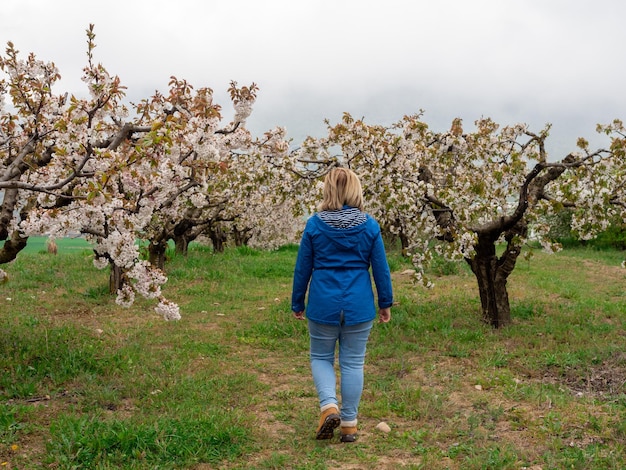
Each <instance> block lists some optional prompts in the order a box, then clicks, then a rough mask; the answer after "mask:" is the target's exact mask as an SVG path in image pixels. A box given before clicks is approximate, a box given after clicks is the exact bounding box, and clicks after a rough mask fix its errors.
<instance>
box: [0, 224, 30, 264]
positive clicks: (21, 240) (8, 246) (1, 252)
mask: <svg viewBox="0 0 626 470" xmlns="http://www.w3.org/2000/svg"><path fill="white" fill-rule="evenodd" d="M27 242H28V237H24V236H22V235H20V233H19V232H18V231H17V230H16V231H14V232H13V233H12V234H11V238H10V239H8V240H5V242H4V245H3V246H2V248H0V264H5V263H8V262H10V261H13V260H14V259H15V258H17V254H18V253H19V252H20V251H22V250H23V249H24V248H26V243H27Z"/></svg>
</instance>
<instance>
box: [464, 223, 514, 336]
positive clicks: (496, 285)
mask: <svg viewBox="0 0 626 470" xmlns="http://www.w3.org/2000/svg"><path fill="white" fill-rule="evenodd" d="M520 225H523V226H522V227H516V228H515V229H516V230H512V231H510V232H508V233H507V236H506V237H505V238H506V240H507V246H506V248H505V250H504V253H503V254H502V256H501V257H500V258H498V256H497V255H496V244H495V242H496V240H494V239H493V238H492V237H487V236H483V237H480V236H479V238H478V244H477V245H476V255H475V256H474V258H472V259H466V261H467V263H468V264H469V265H470V267H471V268H472V272H473V273H474V275H475V276H476V280H477V282H478V291H479V293H480V304H481V307H482V314H483V320H484V321H485V322H487V323H489V324H490V325H491V326H493V327H494V328H500V327H502V326H506V325H508V324H510V323H511V307H510V304H509V293H508V291H507V288H506V283H507V279H508V278H509V275H510V274H511V273H512V272H513V269H514V268H515V262H516V261H517V257H518V256H519V254H520V252H521V249H520V246H519V245H518V243H517V240H516V237H515V234H516V233H519V230H524V229H525V225H524V224H523V223H522V224H520Z"/></svg>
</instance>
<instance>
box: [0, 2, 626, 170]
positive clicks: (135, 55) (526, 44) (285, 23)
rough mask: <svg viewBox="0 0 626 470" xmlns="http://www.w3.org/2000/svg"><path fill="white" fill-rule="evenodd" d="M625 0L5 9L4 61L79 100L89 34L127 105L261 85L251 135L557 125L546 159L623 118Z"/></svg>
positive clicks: (17, 5) (0, 25)
mask: <svg viewBox="0 0 626 470" xmlns="http://www.w3.org/2000/svg"><path fill="white" fill-rule="evenodd" d="M625 18H626V1H624V0H593V1H592V0H517V1H514V0H437V1H435V0H379V1H373V0H219V1H216V0H124V1H122V0H106V1H105V0H101V1H99V2H96V1H92V0H0V42H1V43H2V47H3V49H2V52H4V46H6V43H7V42H8V41H12V42H13V43H14V44H15V46H16V48H17V49H18V50H20V51H21V52H22V53H23V54H27V53H29V52H34V53H35V54H36V55H37V57H38V58H39V59H41V60H45V61H53V62H55V64H56V65H57V67H58V68H59V70H60V72H61V75H62V76H63V80H62V82H61V86H60V87H58V88H57V89H56V90H55V91H56V92H58V93H59V94H60V93H62V92H65V91H69V92H70V93H73V94H76V95H81V94H82V95H84V86H83V85H84V84H83V83H82V82H81V81H80V77H81V75H82V67H83V66H84V65H85V64H86V50H87V48H86V35H85V30H86V29H87V27H88V25H89V24H90V23H94V24H95V33H96V44H97V47H96V50H95V59H96V61H98V62H101V63H102V64H103V65H104V66H105V67H106V68H107V70H108V71H109V72H110V73H112V74H115V75H118V76H119V77H120V78H121V80H122V83H123V84H125V85H126V86H127V87H128V92H127V95H128V97H129V99H130V100H134V101H137V100H139V99H140V98H143V97H148V96H149V95H151V94H152V93H153V92H154V91H155V90H159V91H162V92H166V91H167V89H168V86H167V83H168V80H169V77H170V76H172V75H174V76H176V77H177V78H179V79H186V80H187V81H188V82H190V83H191V84H192V85H194V87H196V88H199V87H204V86H208V87H211V88H213V89H214V90H215V92H216V96H217V98H218V100H219V103H220V104H222V105H223V106H225V107H228V101H227V95H226V89H227V88H228V85H229V82H230V81H231V80H235V81H237V82H238V83H239V84H240V85H247V84H250V83H251V82H255V83H257V85H258V86H259V87H260V93H259V98H258V100H257V103H256V105H255V110H254V112H253V115H252V116H251V117H250V118H249V120H248V127H249V128H250V129H251V130H252V131H253V132H255V133H261V132H263V131H264V130H266V129H269V128H272V127H274V126H276V125H280V126H284V127H286V128H287V132H288V135H289V136H290V137H292V138H293V140H294V144H295V145H297V144H299V143H300V142H301V141H302V140H303V138H304V137H305V136H306V135H313V136H316V137H319V136H322V135H324V133H325V124H324V119H329V120H330V121H331V123H335V122H337V121H338V120H339V119H340V118H341V115H342V114H343V112H349V113H351V114H352V115H353V116H354V117H364V118H365V120H366V122H368V123H370V124H384V125H387V124H391V123H392V122H395V121H397V120H399V119H400V118H401V117H402V116H403V115H405V114H413V113H416V112H418V111H419V110H420V109H423V110H424V111H425V116H424V119H425V121H426V122H427V123H428V124H429V126H430V127H431V128H433V129H435V130H444V129H447V128H448V127H449V125H450V122H451V121H452V119H453V118H455V117H461V118H462V119H463V121H464V127H465V128H466V129H472V128H473V122H474V121H475V120H476V119H478V118H480V117H491V118H493V119H494V120H495V121H497V122H499V123H500V124H503V125H504V124H514V123H517V122H524V123H527V124H529V125H530V126H531V129H533V130H535V131H538V130H540V129H541V128H542V127H543V125H544V124H546V123H552V125H553V128H552V132H551V137H550V140H549V146H548V149H549V151H551V152H552V155H551V159H557V158H559V159H560V158H562V157H563V156H564V155H561V153H563V152H568V151H570V150H573V149H574V147H575V142H576V138H577V137H579V136H584V137H586V138H588V139H589V140H591V141H592V142H593V143H594V144H596V145H598V146H602V145H605V142H606V141H605V140H603V139H601V138H600V137H598V136H597V134H596V133H595V125H596V124H597V123H607V122H609V121H611V120H613V119H614V118H620V119H623V120H626V60H625V52H624V49H625V47H626V26H625V24H624V19H625Z"/></svg>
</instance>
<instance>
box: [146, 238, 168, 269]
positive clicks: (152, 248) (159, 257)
mask: <svg viewBox="0 0 626 470" xmlns="http://www.w3.org/2000/svg"><path fill="white" fill-rule="evenodd" d="M166 250H167V241H151V242H150V244H149V245H148V262H149V263H150V264H151V265H152V266H155V267H157V268H159V269H160V270H161V271H165V251H166Z"/></svg>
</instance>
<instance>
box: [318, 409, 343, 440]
mask: <svg viewBox="0 0 626 470" xmlns="http://www.w3.org/2000/svg"><path fill="white" fill-rule="evenodd" d="M340 422H341V418H340V417H339V409H338V408H337V407H336V406H331V407H329V408H326V409H325V410H324V411H322V416H320V424H319V426H318V427H317V431H316V437H315V438H316V439H331V438H332V437H333V434H334V433H335V429H336V428H337V427H338V426H339V423H340Z"/></svg>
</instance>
